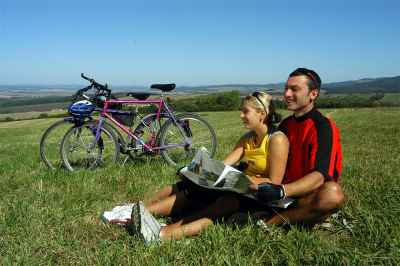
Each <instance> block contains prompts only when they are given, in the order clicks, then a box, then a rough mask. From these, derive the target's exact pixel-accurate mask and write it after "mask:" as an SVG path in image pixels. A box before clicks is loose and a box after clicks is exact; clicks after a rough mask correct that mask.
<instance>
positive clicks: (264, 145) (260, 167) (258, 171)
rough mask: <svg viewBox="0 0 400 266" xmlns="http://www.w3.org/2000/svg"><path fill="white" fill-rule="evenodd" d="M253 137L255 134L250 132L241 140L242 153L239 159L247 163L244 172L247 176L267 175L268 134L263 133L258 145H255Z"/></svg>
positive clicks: (254, 137)
mask: <svg viewBox="0 0 400 266" xmlns="http://www.w3.org/2000/svg"><path fill="white" fill-rule="evenodd" d="M255 139H256V136H255V134H254V133H253V134H251V133H250V134H249V136H248V137H247V136H245V138H244V140H243V148H244V153H243V157H242V159H241V161H242V162H245V163H247V168H246V170H245V171H244V173H245V174H246V175H248V176H260V177H268V176H266V175H267V174H268V170H269V158H268V143H269V134H267V135H265V137H264V139H263V140H262V142H261V145H260V146H259V147H256V146H255Z"/></svg>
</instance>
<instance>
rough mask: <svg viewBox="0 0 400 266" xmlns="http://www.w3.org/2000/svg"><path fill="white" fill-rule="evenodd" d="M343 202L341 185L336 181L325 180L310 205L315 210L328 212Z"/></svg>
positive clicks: (340, 205)
mask: <svg viewBox="0 0 400 266" xmlns="http://www.w3.org/2000/svg"><path fill="white" fill-rule="evenodd" d="M344 202H345V196H344V193H343V190H342V188H341V186H340V185H339V184H338V183H336V182H326V183H324V184H323V185H322V187H321V188H320V189H319V190H318V192H317V193H316V195H315V198H314V201H313V204H312V205H313V209H314V210H315V211H318V212H321V213H329V212H334V211H335V210H337V209H339V208H341V207H342V206H343V204H344Z"/></svg>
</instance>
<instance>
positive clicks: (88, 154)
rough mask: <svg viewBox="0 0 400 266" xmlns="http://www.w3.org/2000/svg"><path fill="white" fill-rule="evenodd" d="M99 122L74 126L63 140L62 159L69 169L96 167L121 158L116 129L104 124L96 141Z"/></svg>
mask: <svg viewBox="0 0 400 266" xmlns="http://www.w3.org/2000/svg"><path fill="white" fill-rule="evenodd" d="M96 126H97V124H95V123H86V124H83V125H81V126H78V127H73V128H71V129H70V130H68V132H67V133H66V134H65V136H64V138H63V140H62V142H61V150H60V152H61V159H62V162H63V164H64V166H65V167H66V168H67V169H68V170H69V171H75V170H79V169H94V168H96V167H99V166H105V165H108V164H109V163H114V162H116V161H117V160H118V158H119V144H118V139H117V137H116V136H115V133H114V132H113V131H114V130H113V129H112V128H109V127H108V126H107V125H103V126H102V128H101V130H100V136H99V139H98V140H97V141H96V130H97V127H96Z"/></svg>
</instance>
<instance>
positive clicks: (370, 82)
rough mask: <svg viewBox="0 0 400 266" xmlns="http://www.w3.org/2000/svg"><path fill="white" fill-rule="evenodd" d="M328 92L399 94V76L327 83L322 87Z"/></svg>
mask: <svg viewBox="0 0 400 266" xmlns="http://www.w3.org/2000/svg"><path fill="white" fill-rule="evenodd" d="M323 88H324V89H325V90H327V91H328V92H336V93H354V92H400V76H396V77H385V78H375V79H371V78H369V79H360V80H352V81H343V82H333V83H328V84H326V85H325V86H323Z"/></svg>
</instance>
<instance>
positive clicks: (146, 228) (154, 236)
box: [131, 202, 161, 245]
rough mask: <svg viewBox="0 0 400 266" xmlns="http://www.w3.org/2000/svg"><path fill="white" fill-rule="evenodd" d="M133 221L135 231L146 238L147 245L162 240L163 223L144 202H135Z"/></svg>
mask: <svg viewBox="0 0 400 266" xmlns="http://www.w3.org/2000/svg"><path fill="white" fill-rule="evenodd" d="M131 221H132V225H133V227H134V230H135V233H136V234H137V235H139V236H140V237H141V238H142V239H143V240H144V242H145V243H146V245H149V244H150V243H152V242H160V230H161V224H160V223H159V222H158V221H157V220H156V218H154V216H153V215H152V214H151V213H150V212H149V211H148V210H147V209H146V207H145V206H144V205H143V202H136V203H135V204H133V207H132V216H131Z"/></svg>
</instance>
